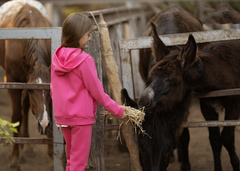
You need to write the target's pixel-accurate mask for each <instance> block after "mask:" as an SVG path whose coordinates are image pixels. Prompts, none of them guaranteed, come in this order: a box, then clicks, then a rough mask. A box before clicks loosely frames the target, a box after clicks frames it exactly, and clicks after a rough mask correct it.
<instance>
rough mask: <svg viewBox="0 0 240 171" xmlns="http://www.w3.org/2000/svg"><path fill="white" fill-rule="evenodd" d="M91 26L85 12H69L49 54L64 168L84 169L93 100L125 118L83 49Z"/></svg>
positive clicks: (92, 122)
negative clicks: (63, 143) (64, 152)
mask: <svg viewBox="0 0 240 171" xmlns="http://www.w3.org/2000/svg"><path fill="white" fill-rule="evenodd" d="M92 26H93V24H92V22H91V20H90V19H89V18H88V17H87V16H85V15H83V14H80V13H72V14H70V15H69V16H68V17H67V18H66V19H65V21H64V22H63V26H62V40H61V41H62V42H61V46H60V47H59V48H58V49H57V50H56V51H55V53H54V55H53V58H52V66H51V95H52V100H53V110H54V116H55V119H56V124H57V126H59V127H61V129H62V132H63V136H64V139H65V141H66V147H67V171H84V170H85V167H86V165H87V162H88V157H89V152H90V146H91V136H92V125H93V124H94V123H95V115H96V112H97V102H98V103H100V104H101V105H102V106H103V107H104V108H105V109H106V110H107V111H109V112H110V113H112V114H113V115H115V116H116V117H117V118H120V119H124V118H126V114H125V112H124V108H123V107H120V106H119V105H118V104H117V103H116V102H115V101H114V100H112V99H111V98H110V97H109V96H108V95H107V94H105V93H104V89H103V86H102V83H101V82H100V80H99V79H98V77H97V70H96V66H95V61H94V59H93V58H92V57H91V56H90V55H89V54H87V53H86V52H84V51H83V49H84V48H85V46H86V44H87V42H88V41H89V40H90V34H91V31H92Z"/></svg>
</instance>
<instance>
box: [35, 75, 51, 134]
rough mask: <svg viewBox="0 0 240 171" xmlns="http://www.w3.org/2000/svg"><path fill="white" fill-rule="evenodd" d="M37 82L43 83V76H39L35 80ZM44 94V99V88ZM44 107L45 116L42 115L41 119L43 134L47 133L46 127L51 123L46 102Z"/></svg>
mask: <svg viewBox="0 0 240 171" xmlns="http://www.w3.org/2000/svg"><path fill="white" fill-rule="evenodd" d="M35 82H36V83H38V84H41V83H43V81H42V79H41V78H37V79H36V80H35ZM42 96H43V99H44V90H42ZM43 108H44V111H43V117H42V120H41V121H40V125H41V126H42V128H43V134H44V133H45V129H46V127H47V126H48V124H49V119H48V113H47V109H46V105H45V104H43Z"/></svg>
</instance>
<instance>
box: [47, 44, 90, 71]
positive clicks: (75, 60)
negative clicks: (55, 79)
mask: <svg viewBox="0 0 240 171" xmlns="http://www.w3.org/2000/svg"><path fill="white" fill-rule="evenodd" d="M88 56H89V54H87V53H86V52H84V51H83V50H81V49H78V48H66V47H62V46H60V47H59V48H58V49H57V50H56V51H55V53H54V55H53V59H52V67H53V70H54V72H55V73H56V74H57V75H64V74H66V73H68V72H71V71H72V70H73V69H75V68H76V67H78V66H79V65H80V64H81V63H82V62H83V61H84V60H85V59H87V57H88Z"/></svg>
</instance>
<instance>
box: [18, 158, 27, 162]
mask: <svg viewBox="0 0 240 171" xmlns="http://www.w3.org/2000/svg"><path fill="white" fill-rule="evenodd" d="M18 161H19V163H26V159H25V157H23V156H20V157H19V159H18Z"/></svg>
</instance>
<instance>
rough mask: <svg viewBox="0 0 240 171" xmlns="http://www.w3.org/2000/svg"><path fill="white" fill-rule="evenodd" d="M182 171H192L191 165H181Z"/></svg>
mask: <svg viewBox="0 0 240 171" xmlns="http://www.w3.org/2000/svg"><path fill="white" fill-rule="evenodd" d="M181 171H191V165H190V164H186V165H181Z"/></svg>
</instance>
